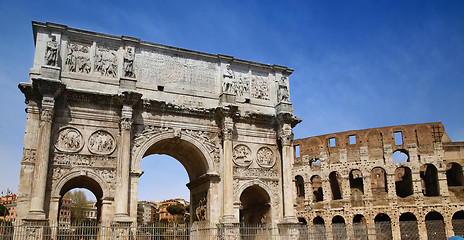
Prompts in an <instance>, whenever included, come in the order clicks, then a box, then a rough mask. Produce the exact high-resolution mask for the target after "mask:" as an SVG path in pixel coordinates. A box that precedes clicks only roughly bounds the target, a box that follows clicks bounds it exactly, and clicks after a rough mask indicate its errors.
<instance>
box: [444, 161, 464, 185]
mask: <svg viewBox="0 0 464 240" xmlns="http://www.w3.org/2000/svg"><path fill="white" fill-rule="evenodd" d="M446 169H447V170H446V180H447V182H448V187H462V186H464V177H463V175H462V167H461V165H459V164H458V163H450V164H448V165H447V167H446Z"/></svg>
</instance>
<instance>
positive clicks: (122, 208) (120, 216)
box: [115, 92, 142, 222]
mask: <svg viewBox="0 0 464 240" xmlns="http://www.w3.org/2000/svg"><path fill="white" fill-rule="evenodd" d="M119 97H120V99H121V101H122V105H123V106H122V111H121V118H120V135H121V136H120V141H119V152H118V162H117V169H116V184H117V185H116V193H117V194H116V213H115V220H116V221H117V222H130V217H129V194H130V192H129V183H130V178H129V173H130V162H131V131H132V122H133V120H132V111H133V106H134V105H135V103H137V102H138V100H140V98H141V97H142V94H140V93H137V92H123V93H122V94H121V95H120V96H119Z"/></svg>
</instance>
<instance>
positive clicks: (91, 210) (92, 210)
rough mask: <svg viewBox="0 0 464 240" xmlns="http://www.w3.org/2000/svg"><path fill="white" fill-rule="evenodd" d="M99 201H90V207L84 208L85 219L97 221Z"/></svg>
mask: <svg viewBox="0 0 464 240" xmlns="http://www.w3.org/2000/svg"><path fill="white" fill-rule="evenodd" d="M96 204H97V202H96V201H89V202H88V208H87V209H85V210H84V215H85V220H87V221H96V220H97V212H98V209H97V205H96Z"/></svg>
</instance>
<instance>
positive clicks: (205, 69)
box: [135, 49, 218, 93]
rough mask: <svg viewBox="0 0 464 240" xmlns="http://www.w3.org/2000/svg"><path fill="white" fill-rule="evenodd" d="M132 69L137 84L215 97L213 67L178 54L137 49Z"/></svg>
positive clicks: (210, 63)
mask: <svg viewBox="0 0 464 240" xmlns="http://www.w3.org/2000/svg"><path fill="white" fill-rule="evenodd" d="M136 59H137V60H136V61H135V69H136V71H137V74H138V76H139V77H138V80H139V82H140V83H141V84H143V85H145V86H150V87H156V85H161V86H164V87H167V88H174V89H188V90H191V91H193V92H196V91H201V92H205V93H216V76H217V71H218V66H217V63H215V62H210V61H205V60H204V59H196V58H194V57H190V56H189V57H187V56H184V55H182V54H179V53H175V54H172V53H165V52H161V51H157V50H150V49H140V51H137V53H136Z"/></svg>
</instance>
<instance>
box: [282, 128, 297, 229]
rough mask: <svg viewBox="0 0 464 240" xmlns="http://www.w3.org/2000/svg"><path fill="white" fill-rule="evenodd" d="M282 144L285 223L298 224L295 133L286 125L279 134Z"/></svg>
mask: <svg viewBox="0 0 464 240" xmlns="http://www.w3.org/2000/svg"><path fill="white" fill-rule="evenodd" d="M279 138H280V143H281V145H282V186H283V194H282V196H283V203H284V214H283V216H284V219H283V221H284V222H297V219H296V215H295V208H294V207H293V204H294V198H293V196H294V195H295V194H294V193H293V191H294V188H293V178H292V168H293V166H292V165H293V159H294V156H293V153H294V152H293V133H292V127H291V126H290V125H289V124H287V123H284V124H283V125H282V128H281V130H280V133H279Z"/></svg>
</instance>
